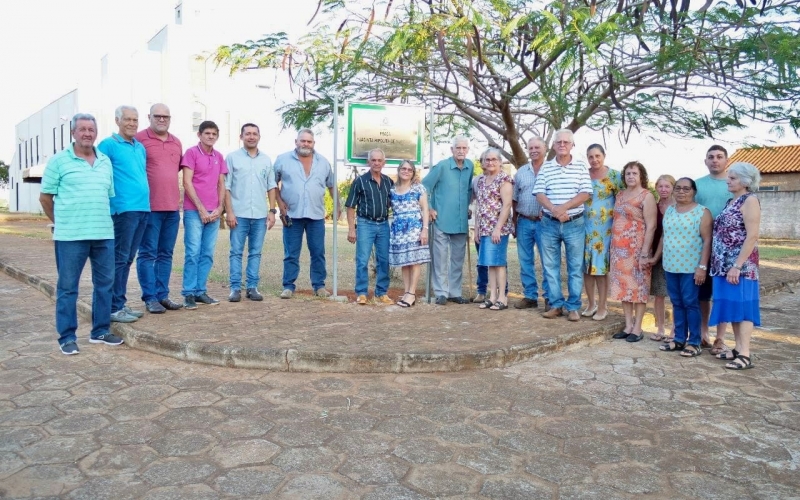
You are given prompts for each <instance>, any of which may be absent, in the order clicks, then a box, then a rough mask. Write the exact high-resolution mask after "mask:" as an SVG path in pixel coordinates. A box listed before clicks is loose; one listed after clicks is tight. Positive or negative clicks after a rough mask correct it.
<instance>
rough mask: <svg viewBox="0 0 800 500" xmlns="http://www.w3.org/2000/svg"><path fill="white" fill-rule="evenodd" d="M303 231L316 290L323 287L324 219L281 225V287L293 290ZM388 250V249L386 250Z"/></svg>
mask: <svg viewBox="0 0 800 500" xmlns="http://www.w3.org/2000/svg"><path fill="white" fill-rule="evenodd" d="M303 233H306V246H307V247H308V253H309V254H310V255H311V286H312V287H314V291H315V292H316V291H317V290H319V289H320V288H325V278H327V277H328V272H327V271H326V270H325V219H292V227H286V226H284V227H283V288H284V289H288V290H291V291H294V289H295V286H294V282H295V281H296V280H297V276H298V275H299V274H300V250H302V248H303ZM387 252H388V250H387Z"/></svg>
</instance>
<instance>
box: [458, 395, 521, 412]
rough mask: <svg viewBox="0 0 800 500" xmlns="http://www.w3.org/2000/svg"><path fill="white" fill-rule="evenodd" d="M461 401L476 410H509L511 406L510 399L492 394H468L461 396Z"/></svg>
mask: <svg viewBox="0 0 800 500" xmlns="http://www.w3.org/2000/svg"><path fill="white" fill-rule="evenodd" d="M461 402H462V404H463V405H464V406H466V407H467V408H471V409H473V410H475V411H496V410H501V411H508V410H509V409H510V408H511V401H510V400H509V399H507V398H504V397H501V396H496V395H492V394H466V395H464V396H462V397H461Z"/></svg>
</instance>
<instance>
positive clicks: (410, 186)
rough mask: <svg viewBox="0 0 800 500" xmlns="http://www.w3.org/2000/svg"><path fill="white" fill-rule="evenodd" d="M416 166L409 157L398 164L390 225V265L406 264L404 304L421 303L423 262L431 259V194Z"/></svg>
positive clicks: (403, 268) (392, 195)
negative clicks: (417, 176) (419, 283)
mask: <svg viewBox="0 0 800 500" xmlns="http://www.w3.org/2000/svg"><path fill="white" fill-rule="evenodd" d="M416 173H417V171H416V168H415V167H414V164H413V163H412V162H410V161H408V160H406V161H404V162H403V163H401V164H400V166H399V167H398V168H397V182H395V184H394V187H393V188H392V191H391V193H390V195H391V204H392V216H393V218H392V225H391V226H390V228H389V265H390V266H392V267H400V268H402V274H403V285H404V286H405V294H404V295H403V298H402V299H400V300H398V301H397V305H398V306H400V307H411V306H413V305H414V304H416V303H417V296H416V292H417V282H418V281H419V275H420V264H424V263H426V262H430V261H431V254H430V249H429V248H428V195H427V194H426V192H425V187H424V186H423V185H422V184H421V183H420V182H419V181H418V180H417V179H416Z"/></svg>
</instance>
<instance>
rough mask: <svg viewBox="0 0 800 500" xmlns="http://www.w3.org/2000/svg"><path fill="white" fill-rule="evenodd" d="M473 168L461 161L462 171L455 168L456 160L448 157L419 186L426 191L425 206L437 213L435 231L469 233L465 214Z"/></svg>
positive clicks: (472, 165) (470, 193) (470, 164)
mask: <svg viewBox="0 0 800 500" xmlns="http://www.w3.org/2000/svg"><path fill="white" fill-rule="evenodd" d="M474 168H475V166H474V164H473V163H472V161H471V160H464V165H463V167H462V168H458V165H457V164H456V161H455V159H454V158H452V157H450V158H448V159H446V160H442V161H440V162H439V163H437V164H436V165H434V166H433V168H432V169H431V171H430V172H428V175H426V176H425V178H424V179H422V185H423V186H425V189H427V190H428V203H429V204H430V207H431V208H432V209H434V210H436V213H437V215H436V227H437V228H438V229H439V230H440V231H441V232H443V233H446V234H463V233H467V232H469V226H468V223H467V213H468V210H469V201H470V198H471V197H472V171H473V169H474Z"/></svg>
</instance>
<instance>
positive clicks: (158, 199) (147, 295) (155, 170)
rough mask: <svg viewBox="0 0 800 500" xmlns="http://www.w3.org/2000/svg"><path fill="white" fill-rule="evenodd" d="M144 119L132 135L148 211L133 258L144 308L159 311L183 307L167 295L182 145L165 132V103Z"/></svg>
mask: <svg viewBox="0 0 800 500" xmlns="http://www.w3.org/2000/svg"><path fill="white" fill-rule="evenodd" d="M147 118H148V119H149V120H150V126H149V127H148V128H146V129H144V130H142V131H141V132H139V133H138V134H136V139H137V140H138V141H139V142H141V143H142V144H143V145H144V148H145V150H146V151H147V164H146V165H147V182H148V184H149V186H150V214H149V215H148V218H147V226H146V227H145V230H144V235H143V236H142V244H141V245H140V246H139V255H138V256H137V257H136V274H137V276H138V277H139V286H141V287H142V300H143V301H144V303H145V307H146V308H147V311H148V312H149V313H151V314H163V313H164V312H166V311H177V310H178V309H181V308H183V304H178V303H176V302H173V301H172V300H170V298H169V277H170V274H171V273H172V251H173V249H174V248H175V241H176V240H177V238H178V228H179V226H180V223H181V214H180V212H179V211H178V208H179V204H180V198H181V194H180V188H179V185H178V172H180V169H181V157H182V156H183V145H182V144H181V141H180V140H178V138H177V137H175V136H174V135H172V134H170V133H169V125H170V121H171V119H172V117H171V116H170V114H169V108H168V107H167V106H166V105H164V104H160V103H159V104H153V105H152V106H151V107H150V114H149V115H148V116H147Z"/></svg>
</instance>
